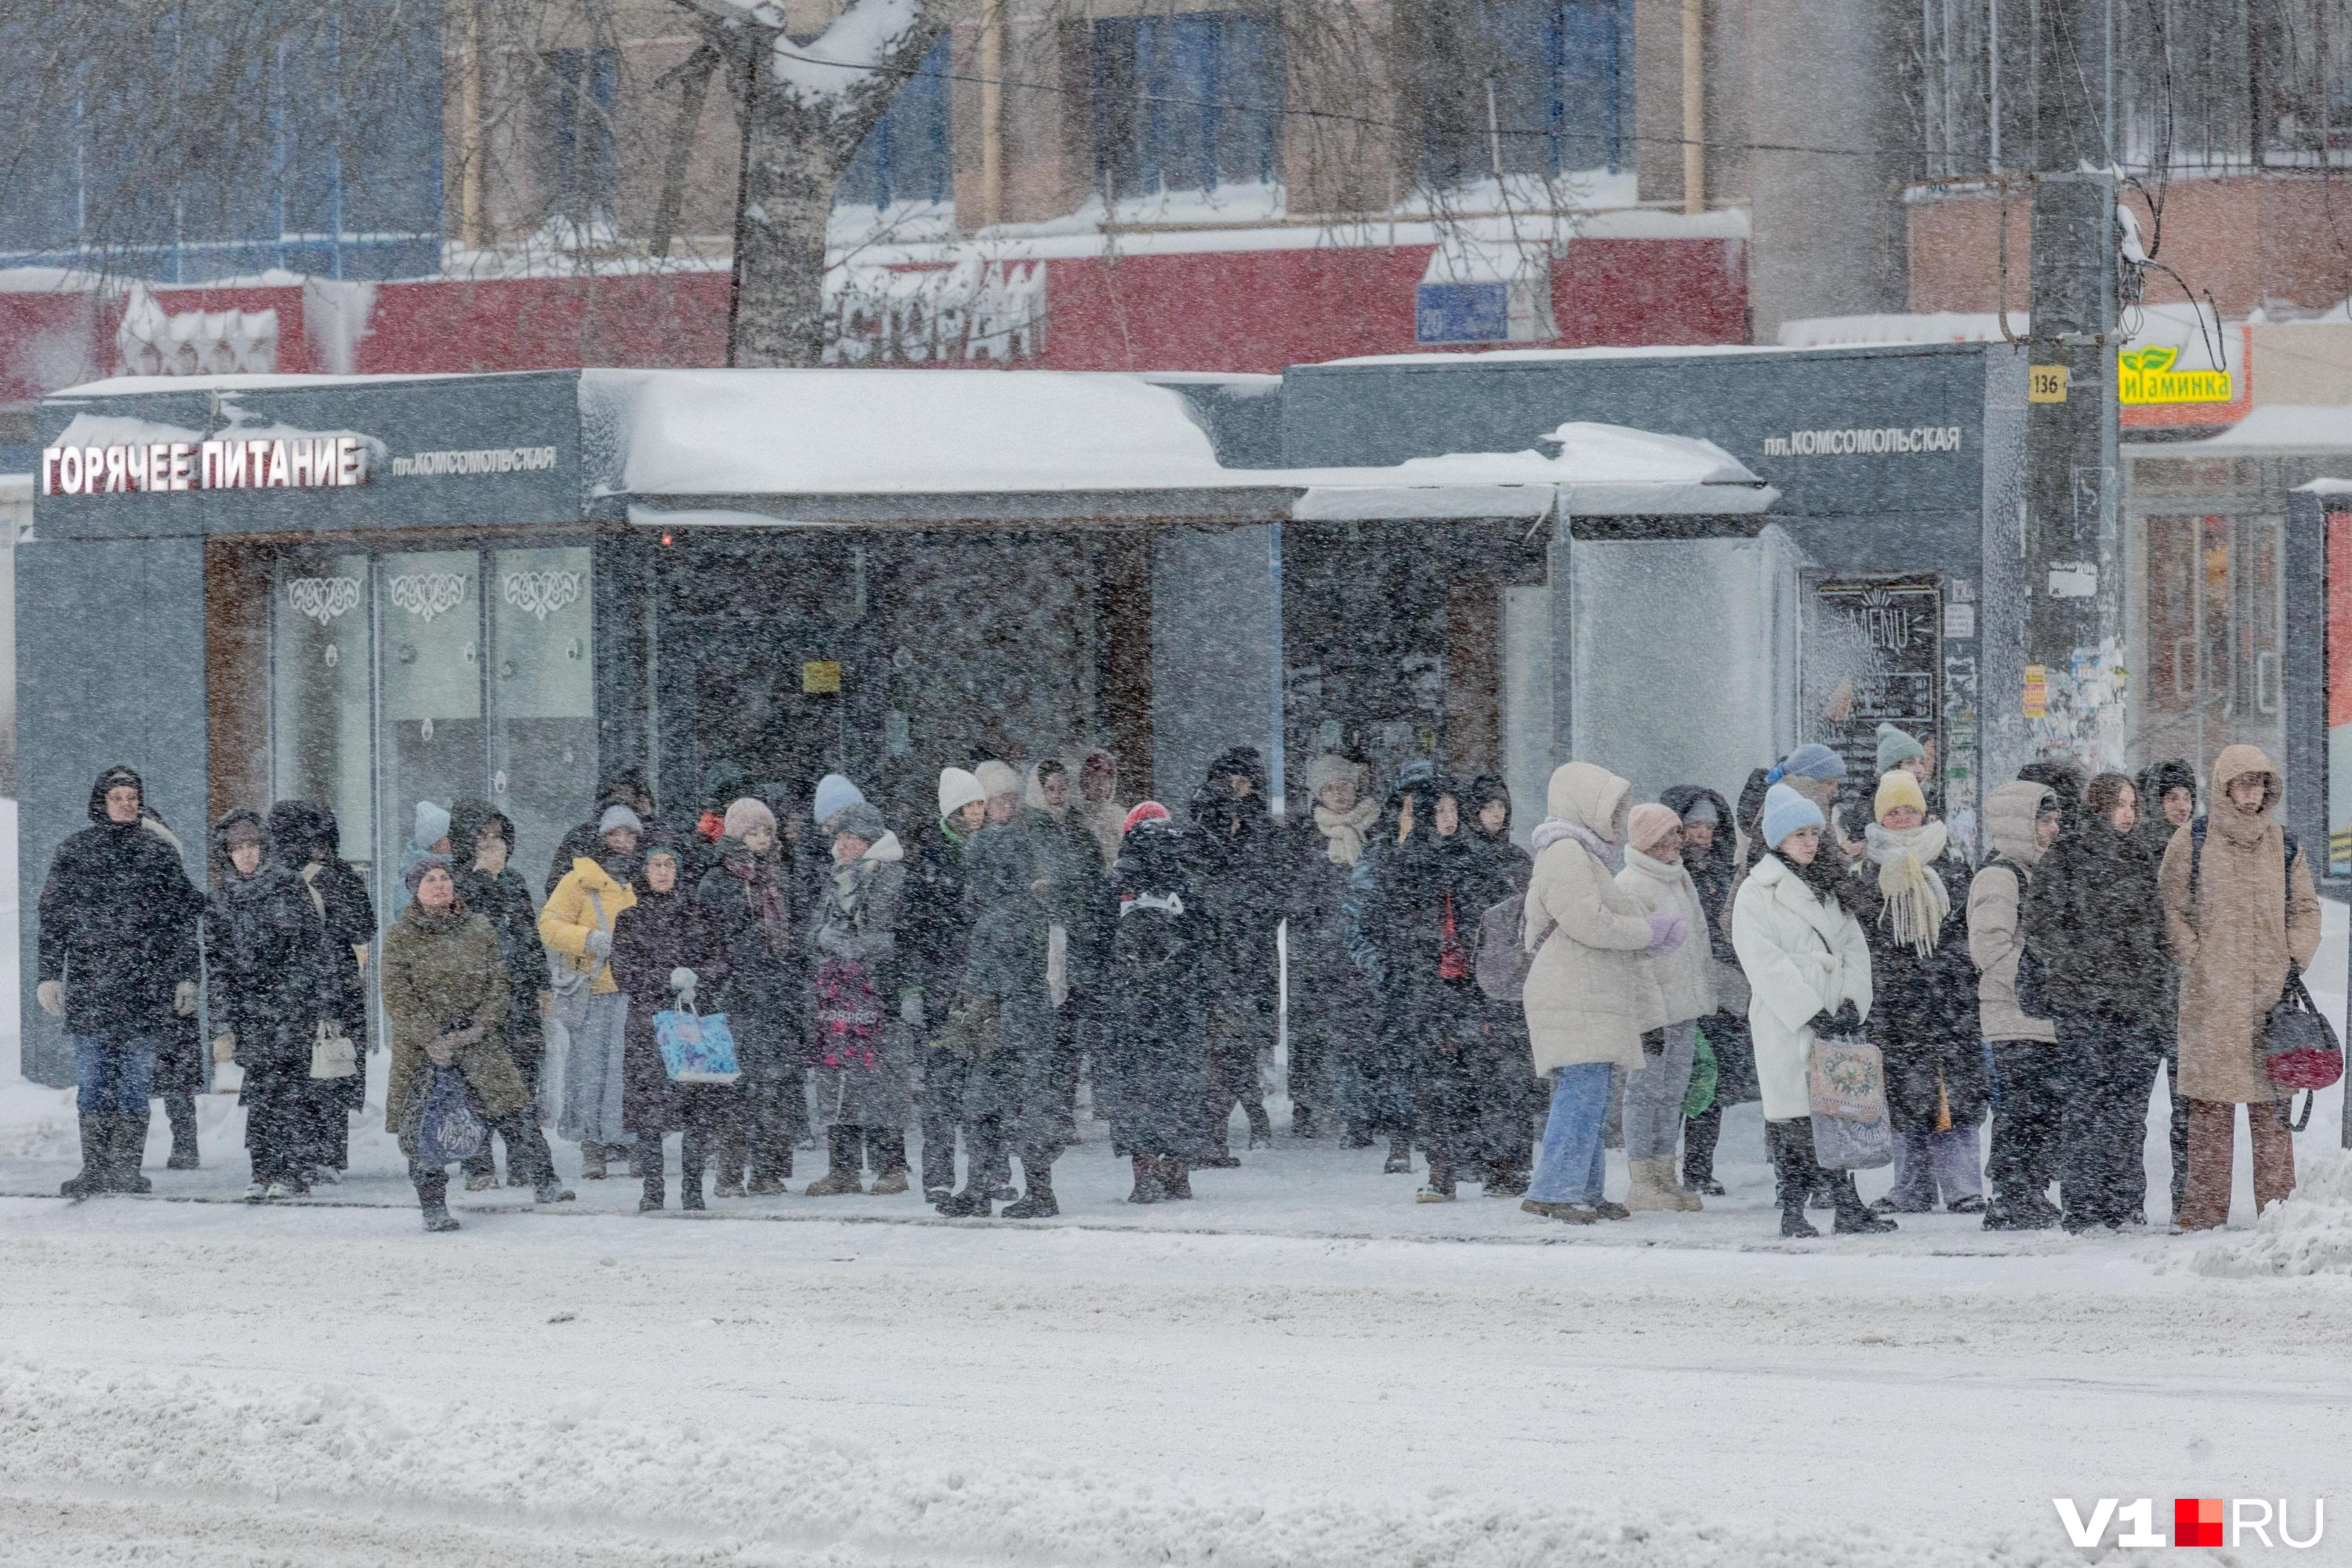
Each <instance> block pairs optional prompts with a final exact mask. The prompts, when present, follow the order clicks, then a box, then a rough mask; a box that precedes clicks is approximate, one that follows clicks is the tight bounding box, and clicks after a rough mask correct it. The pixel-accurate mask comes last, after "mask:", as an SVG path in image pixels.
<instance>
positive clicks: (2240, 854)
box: [2160, 745, 2319, 1231]
mask: <svg viewBox="0 0 2352 1568" xmlns="http://www.w3.org/2000/svg"><path fill="white" fill-rule="evenodd" d="M2282 794H2284V785H2283V784H2282V782H2281V779H2280V774H2279V771H2278V768H2277V767H2276V765H2275V764H2273V763H2272V762H2271V760H2270V758H2269V757H2268V756H2266V755H2264V754H2263V750H2262V748H2261V747H2259V746H2248V745H2235V746H2225V747H2223V748H2222V750H2221V755H2220V756H2218V757H2216V758H2215V759H2214V760H2213V787H2212V790H2211V792H2210V794H2209V795H2208V796H2207V797H2206V798H2207V806H2206V816H2204V818H2203V819H2202V820H2201V821H2200V822H2192V823H2190V824H2189V826H2186V827H2183V828H2180V829H2179V830H2178V831H2177V832H2175V833H2174V834H2173V836H2172V843H2171V845H2170V846H2169V847H2168V848H2166V850H2165V852H2164V866H2163V869H2162V872H2161V874H2160V875H2161V885H2162V887H2163V889H2164V923H2165V930H2166V931H2167V932H2168V935H2169V937H2170V941H2171V946H2172V956H2173V961H2174V962H2175V963H2178V964H2179V966H2180V993H2179V996H2180V1024H2179V1041H2180V1044H2179V1049H2180V1076H2179V1084H2180V1092H2181V1095H2182V1096H2183V1097H2184V1098H2185V1099H2186V1100H2187V1101H2188V1105H2189V1176H2188V1183H2187V1185H2186V1187H2185V1188H2184V1190H2183V1192H2182V1194H2181V1200H2180V1208H2179V1212H2177V1213H2176V1214H2175V1215H2173V1226H2174V1228H2175V1229H2177V1230H2184V1231H2188V1230H2208V1229H2211V1228H2212V1227H2214V1226H2221V1225H2224V1224H2227V1223H2228V1221H2229V1218H2230V1185H2231V1172H2232V1167H2233V1165H2234V1164H2235V1163H2236V1150H2235V1147H2234V1145H2235V1142H2236V1139H2237V1129H2236V1122H2237V1116H2238V1110H2237V1108H2238V1107H2239V1106H2241V1105H2242V1106H2244V1107H2245V1108H2246V1132H2247V1139H2248V1142H2250V1143H2251V1144H2252V1150H2253V1166H2254V1208H2255V1211H2256V1212H2257V1213H2260V1212H2261V1211H2262V1210H2263V1209H2265V1208H2267V1207H2269V1206H2270V1205H2272V1204H2273V1203H2276V1202H2278V1201H2279V1200H2280V1199H2282V1198H2284V1197H2285V1196H2286V1195H2287V1194H2290V1193H2292V1192H2293V1191H2294V1133H2293V1131H2290V1129H2289V1128H2288V1126H2287V1119H2286V1104H2285V1097H2284V1092H2283V1091H2282V1090H2281V1089H2279V1087H2278V1086H2277V1085H2276V1084H2275V1083H2273V1082H2272V1081H2271V1078H2270V1075H2269V1073H2268V1072H2266V1071H2265V1070H2264V1069H2263V1026H2264V1024H2265V1023H2266V1021H2267V1019H2268V1018H2269V1016H2270V1012H2271V1009H2272V1008H2273V1007H2275V1006H2276V1005H2278V1003H2279V1001H2280V999H2281V997H2282V996H2283V995H2284V993H2285V992H2286V989H2287V987H2288V984H2289V983H2290V982H2292V981H2293V980H2294V978H2295V977H2296V975H2297V974H2299V973H2301V972H2302V971H2303V970H2304V969H2305V968H2306V967H2308V966H2309V965H2310V963H2311V960H2312V955H2313V954H2314V953H2315V952H2317V951H2318V948H2319V899H2318V895H2317V894H2315V892H2314V891H2313V890H2312V884H2311V862H2310V860H2309V859H2308V858H2306V856H2305V850H2304V847H2303V846H2302V845H2301V844H2298V843H2296V842H2295V841H2294V839H2293V838H2292V837H2289V836H2288V835H2287V833H2286V830H2285V829H2284V828H2283V827H2281V826H2279V825H2278V824H2277V823H2276V822H2273V821H2272V820H2271V811H2272V809H2273V807H2275V806H2276V805H2278V802H2279V797H2280V795H2282Z"/></svg>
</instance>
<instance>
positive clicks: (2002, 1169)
mask: <svg viewBox="0 0 2352 1568" xmlns="http://www.w3.org/2000/svg"><path fill="white" fill-rule="evenodd" d="M1985 825H1986V828H1987V831H1988V834H1989V836H1990V838H1991V839H1992V853H1991V854H1990V856H1988V857H1986V858H1985V863H1984V864H1983V865H1982V866H1980V867H1979V868H1977V874H1976V877H1975V879H1974V880H1972V881H1970V882H1969V959H1970V961H1971V962H1972V963H1974V964H1975V965H1976V971H1977V1027H1978V1028H1979V1030H1980V1031H1981V1032H1982V1033H1983V1035H1984V1037H1985V1042H1986V1045H1987V1046H1988V1047H1989V1048H1990V1050H1991V1052H1992V1078H1993V1081H1994V1082H1995V1083H1996V1084H1998V1085H1999V1086H2000V1094H1999V1096H1998V1097H1997V1098H1996V1100H1994V1102H1993V1108H1992V1152H1991V1154H1990V1157H1989V1158H1988V1159H1987V1160H1986V1162H1985V1174H1986V1175H1988V1176H1989V1177H1990V1178H1991V1180H1992V1201H1991V1202H1990V1204H1988V1205H1986V1206H1985V1219H1984V1223H1985V1228H1986V1229H1987V1230H2046V1229H2048V1228H2049V1227H2050V1226H2053V1225H2056V1224H2057V1223H2058V1217H2059V1215H2058V1210H2057V1208H2056V1207H2055V1206H2054V1205H2052V1203H2051V1202H2050V1184H2051V1183H2052V1182H2053V1181H2055V1180H2056V1179H2057V1177H2058V1131H2059V1123H2060V1121H2061V1118H2062V1117H2063V1115H2064V1112H2065V1104H2066V1088H2067V1073H2066V1066H2065V1062H2064V1059H2063V1058H2062V1057H2061V1056H2060V1055H2059V1051H2058V1028H2057V1025H2056V1024H2055V1023H2053V1021H2052V1020H2051V1018H2050V1016H2048V1012H2047V1007H2048V1003H2047V1002H2046V1000H2045V999H2044V998H2042V996H2041V995H2040V994H2038V993H2039V991H2040V990H2041V989H2042V987H2041V986H2040V985H2039V983H2038V978H2037V980H2036V983H2035V984H2032V985H2030V986H2028V987H2026V988H2025V989H2028V990H2032V991H2035V992H2036V993H2037V994H2035V995H2034V996H2033V997H2032V1002H2033V1004H2034V1006H2033V1010H2032V1011H2028V1009H2027V1007H2026V1005H2025V1003H2026V1001H2027V998H2026V997H2025V996H2024V995H2023V994H2021V988H2020V986H2019V984H2018V983H2019V979H2020V977H2021V975H2025V974H2026V973H2029V972H2028V971H2027V970H2026V968H2025V951H2026V942H2025V921H2024V914H2025V909H2026V905H2027V900H2028V899H2029V898H2030V897H2031V895H2032V889H2033V879H2034V878H2035V877H2036V876H2037V875H2039V874H2040V872H2039V868H2040V867H2041V865H2042V859H2043V858H2044V857H2045V856H2047V855H2048V854H2049V852H2050V847H2051V846H2052V845H2053V844H2055V843H2057V842H2058V835H2059V805H2058V797H2057V795H2055V794H2054V793H2053V791H2052V790H2051V788H2050V786H2049V785H2048V784H2036V783H2034V782H2033V781H2032V780H2031V779H2019V780H2017V781H2016V782H2015V783H2013V784H2002V785H2001V786H2000V788H1999V789H1996V790H1994V791H1993V792H1992V794H1991V795H1990V796H1988V797H1987V798H1986V800H1985ZM2040 970H2041V955H2040V954H2039V953H2037V954H2036V955H2035V958H2034V965H2033V970H2032V973H2033V974H2035V975H2036V976H2037V977H2038V975H2039V973H2040Z"/></svg>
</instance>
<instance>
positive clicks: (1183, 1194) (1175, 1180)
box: [1160, 1157, 1192, 1203]
mask: <svg viewBox="0 0 2352 1568" xmlns="http://www.w3.org/2000/svg"><path fill="white" fill-rule="evenodd" d="M1160 1191H1161V1192H1162V1193H1164V1194H1167V1196H1168V1201H1169V1202H1171V1203H1189V1202H1191V1201H1192V1167H1191V1166H1190V1165H1187V1164H1186V1163H1184V1162H1183V1161H1181V1160H1179V1159H1175V1158H1173V1157H1171V1158H1167V1159H1163V1160H1161V1161H1160Z"/></svg>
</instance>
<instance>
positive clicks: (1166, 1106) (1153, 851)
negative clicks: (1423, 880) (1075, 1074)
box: [1078, 823, 1337, 1160]
mask: <svg viewBox="0 0 2352 1568" xmlns="http://www.w3.org/2000/svg"><path fill="white" fill-rule="evenodd" d="M1334 869H1337V868H1336V867H1335V868H1334ZM1208 936H1209V926H1208V921H1207V919H1206V917H1205V916H1204V914H1203V912H1202V909H1201V902H1200V898H1199V894H1198V891H1197V889H1195V888H1194V887H1193V885H1192V877H1191V875H1190V873H1188V872H1187V871H1186V870H1185V869H1184V863H1183V857H1182V854H1181V840H1180V838H1179V836H1178V834H1177V833H1176V832H1175V830H1173V829H1172V828H1171V827H1169V826H1167V825H1165V824H1162V823H1150V824H1146V825H1143V826H1139V827H1137V828H1136V830H1135V831H1134V832H1132V833H1130V834H1129V835H1128V836H1127V838H1126V840H1125V842H1124V843H1122V844H1121V845H1120V847H1119V857H1118V861H1117V862H1116V863H1115V864H1114V865H1113V866H1112V867H1111V869H1110V874H1109V875H1108V877H1107V878H1105V879H1103V881H1102V883H1101V884H1100V886H1099V887H1098V888H1097V890H1096V894H1095V900H1094V905H1093V908H1092V910H1090V911H1089V913H1088V915H1087V923H1086V929H1085V931H1084V932H1083V933H1082V934H1081V935H1080V936H1079V937H1078V942H1079V944H1080V945H1081V946H1082V948H1083V949H1084V952H1085V955H1086V961H1087V969H1088V971H1089V972H1090V973H1093V974H1094V975H1095V976H1096V985H1097V991H1096V995H1097V1002H1098V1005H1099V1014H1098V1016H1099V1018H1100V1021H1101V1032H1100V1034H1099V1036H1098V1037H1097V1046H1096V1051H1097V1055H1096V1058H1095V1072H1096V1079H1095V1090H1096V1095H1097V1102H1098V1104H1099V1105H1100V1107H1101V1110H1102V1114H1103V1116H1104V1117H1105V1119H1107V1120H1108V1121H1109V1122H1110V1127H1111V1140H1112V1142H1113V1143H1114V1144H1115V1145H1116V1146H1117V1147H1118V1148H1119V1149H1122V1150H1125V1151H1126V1152H1129V1153H1130V1154H1149V1155H1155V1156H1159V1157H1161V1158H1166V1159H1178V1160H1198V1159H1202V1158H1205V1157H1206V1156H1207V1154H1208V1153H1209V1152H1210V1150H1209V1143H1210V1139H1209V1129H1208V1126H1207V1105H1208V1100H1209V1071H1208V1053H1207V1049H1206V1047H1207V1040H1208V1027H1209V1017H1208V1011H1209V1010H1208V1000H1207V997H1206V996H1205V994H1203V993H1202V989H1201V985H1200V979H1199V977H1200V972H1201V964H1202V960H1203V959H1204V958H1205V956H1206V954H1207V942H1208Z"/></svg>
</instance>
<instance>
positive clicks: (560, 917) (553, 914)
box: [539, 858, 637, 996]
mask: <svg viewBox="0 0 2352 1568" xmlns="http://www.w3.org/2000/svg"><path fill="white" fill-rule="evenodd" d="M591 894H593V895H594V897H593V899H592V898H591V897H590V895H591ZM636 901H637V895H636V894H635V892H634V891H632V890H631V889H629V887H628V885H627V884H626V883H624V882H615V881H614V880H613V879H612V878H611V877H610V876H608V875H607V874H606V873H605V870H604V867H602V866H599V865H598V864H596V862H595V861H593V860H590V859H587V858H581V859H577V860H574V861H572V869H571V870H569V871H566V872H565V873H564V874H563V880H562V881H561V882H558V883H556V884H555V891H553V892H552V893H550V894H549V895H548V896H547V907H546V908H545V909H543V910H540V911H539V940H540V941H541V942H545V943H546V944H547V951H548V952H553V953H560V954H562V957H563V958H564V960H565V961H566V962H567V963H570V964H571V965H572V968H574V969H576V970H578V971H580V973H583V974H588V973H592V972H593V975H594V978H593V979H592V980H590V981H589V983H588V994H590V995H592V996H609V995H611V994H613V993H614V992H616V991H618V990H619V989H620V986H619V985H618V984H615V983H614V979H613V965H612V963H610V962H609V961H607V960H604V959H597V958H591V957H590V956H589V955H588V933H589V932H590V931H603V932H604V934H605V935H606V936H610V935H612V934H613V922H614V921H616V920H619V919H620V918H621V911H622V910H625V909H628V908H631V907H632V906H634V905H635V903H636ZM600 903H601V904H603V905H604V915H603V918H602V919H601V920H600V919H598V917H597V909H596V906H597V905H598V904H600Z"/></svg>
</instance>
